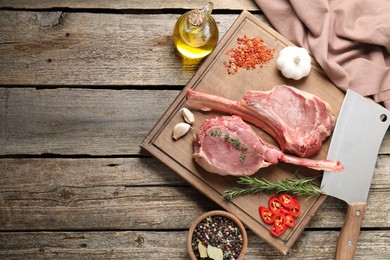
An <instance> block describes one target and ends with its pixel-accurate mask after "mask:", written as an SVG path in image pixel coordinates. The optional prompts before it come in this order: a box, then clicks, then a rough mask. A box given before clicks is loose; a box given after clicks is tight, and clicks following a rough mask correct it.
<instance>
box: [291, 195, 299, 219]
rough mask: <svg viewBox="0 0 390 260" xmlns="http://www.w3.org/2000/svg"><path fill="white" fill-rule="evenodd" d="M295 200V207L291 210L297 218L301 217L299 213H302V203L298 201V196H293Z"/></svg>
mask: <svg viewBox="0 0 390 260" xmlns="http://www.w3.org/2000/svg"><path fill="white" fill-rule="evenodd" d="M293 201H294V202H295V203H294V204H295V205H294V207H293V208H292V209H291V210H290V212H291V215H292V216H293V217H294V218H297V217H299V215H300V214H301V205H299V202H298V198H297V197H293Z"/></svg>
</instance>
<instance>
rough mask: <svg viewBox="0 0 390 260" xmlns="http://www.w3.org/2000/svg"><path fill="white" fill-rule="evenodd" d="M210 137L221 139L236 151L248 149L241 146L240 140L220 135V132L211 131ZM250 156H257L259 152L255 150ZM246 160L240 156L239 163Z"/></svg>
mask: <svg viewBox="0 0 390 260" xmlns="http://www.w3.org/2000/svg"><path fill="white" fill-rule="evenodd" d="M210 135H211V136H212V137H222V136H223V138H224V139H225V140H226V141H227V142H228V143H229V144H231V145H233V146H234V147H235V148H236V149H238V150H242V151H247V150H248V149H249V147H248V146H246V145H243V144H242V143H241V141H240V139H238V138H231V137H230V135H229V133H226V134H224V135H223V134H222V132H220V131H218V130H213V131H211V133H210ZM250 155H251V156H256V155H259V152H258V151H256V150H253V152H252V153H251V154H250ZM245 159H246V155H245V154H244V155H242V156H240V162H242V163H243V162H244V161H245Z"/></svg>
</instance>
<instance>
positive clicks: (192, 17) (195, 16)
mask: <svg viewBox="0 0 390 260" xmlns="http://www.w3.org/2000/svg"><path fill="white" fill-rule="evenodd" d="M204 20H205V13H204V12H203V11H202V10H198V9H195V10H191V12H190V13H189V15H188V22H189V23H190V24H191V25H192V26H200V25H202V23H203V22H204Z"/></svg>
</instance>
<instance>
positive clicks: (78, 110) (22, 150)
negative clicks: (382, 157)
mask: <svg viewBox="0 0 390 260" xmlns="http://www.w3.org/2000/svg"><path fill="white" fill-rule="evenodd" d="M178 94H179V91H176V90H172V91H168V90H161V91H154V90H117V91H113V90H106V89H77V88H76V89H38V90H37V89H35V88H0V154H1V155H9V154H44V153H53V154H63V155H80V154H90V155H124V154H139V153H140V152H141V151H140V148H139V144H140V143H141V142H142V140H143V139H144V138H145V136H146V135H147V134H148V132H149V131H150V129H152V127H153V126H154V125H155V123H156V122H157V121H158V120H159V119H160V117H161V116H162V114H163V113H164V112H165V110H166V109H167V108H168V106H169V105H170V104H171V103H172V101H173V100H174V99H175V97H176V96H177V95H178ZM151 104H153V105H151ZM381 153H382V154H386V153H387V154H390V130H389V131H388V132H387V135H386V138H385V140H384V142H383V144H382V147H381Z"/></svg>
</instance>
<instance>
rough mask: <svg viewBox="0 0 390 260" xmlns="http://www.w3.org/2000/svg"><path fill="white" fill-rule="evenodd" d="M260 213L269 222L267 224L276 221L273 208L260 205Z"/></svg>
mask: <svg viewBox="0 0 390 260" xmlns="http://www.w3.org/2000/svg"><path fill="white" fill-rule="evenodd" d="M259 214H260V217H261V219H262V220H263V221H264V222H265V223H267V224H272V223H274V219H275V214H274V213H272V211H271V210H269V209H267V208H265V207H262V206H260V207H259Z"/></svg>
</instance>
